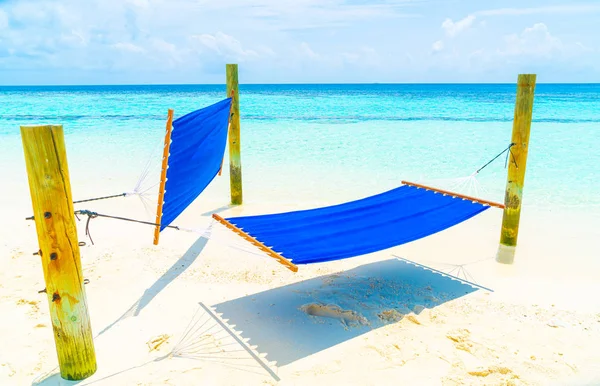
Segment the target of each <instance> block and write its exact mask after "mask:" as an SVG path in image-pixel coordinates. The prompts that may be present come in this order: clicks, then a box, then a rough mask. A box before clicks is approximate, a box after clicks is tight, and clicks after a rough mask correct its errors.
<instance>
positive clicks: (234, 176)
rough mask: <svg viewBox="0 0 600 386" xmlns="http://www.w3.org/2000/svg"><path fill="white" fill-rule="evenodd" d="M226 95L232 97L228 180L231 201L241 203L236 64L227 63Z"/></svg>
mask: <svg viewBox="0 0 600 386" xmlns="http://www.w3.org/2000/svg"><path fill="white" fill-rule="evenodd" d="M226 70H227V71H226V73H227V96H228V97H232V98H233V101H232V108H231V117H230V121H229V181H230V186H231V203H232V204H233V205H241V204H242V159H241V152H240V99H239V96H240V94H239V84H238V65H237V64H227V65H226Z"/></svg>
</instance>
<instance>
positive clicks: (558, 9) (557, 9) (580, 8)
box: [475, 4, 600, 16]
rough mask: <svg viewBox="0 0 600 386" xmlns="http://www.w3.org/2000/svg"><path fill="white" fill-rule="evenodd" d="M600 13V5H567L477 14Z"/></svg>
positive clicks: (497, 10)
mask: <svg viewBox="0 0 600 386" xmlns="http://www.w3.org/2000/svg"><path fill="white" fill-rule="evenodd" d="M587 12H600V4H565V5H548V6H542V7H531V8H498V9H488V10H484V11H478V12H475V14H476V15H481V16H505V15H509V16H510V15H513V16H519V15H533V14H543V13H587Z"/></svg>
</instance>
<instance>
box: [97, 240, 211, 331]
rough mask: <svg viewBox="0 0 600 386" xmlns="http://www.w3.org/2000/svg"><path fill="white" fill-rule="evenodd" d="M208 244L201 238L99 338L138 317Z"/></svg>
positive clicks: (105, 329)
mask: <svg viewBox="0 0 600 386" xmlns="http://www.w3.org/2000/svg"><path fill="white" fill-rule="evenodd" d="M207 243H208V238H206V237H204V236H201V237H199V238H198V240H196V241H195V242H194V244H192V246H190V248H189V249H188V250H187V251H186V252H185V253H184V254H183V256H181V257H180V258H179V260H177V261H176V262H175V264H173V265H172V266H171V268H169V270H168V271H167V272H165V273H164V274H163V275H162V276H161V277H160V278H159V279H158V280H157V281H155V282H154V284H152V286H150V287H149V288H147V289H146V290H145V291H144V293H143V295H142V296H141V297H140V298H139V299H138V300H137V301H136V302H135V303H133V304H132V305H131V307H129V309H128V310H127V311H125V313H124V314H123V315H121V316H120V317H119V318H118V319H117V320H115V321H114V322H112V323H111V324H110V325H108V326H106V327H105V328H104V329H103V330H102V331H100V332H99V333H98V335H97V336H100V335H102V334H104V333H105V332H106V331H108V330H109V329H110V328H112V327H113V326H115V325H116V324H117V323H119V322H120V321H121V320H123V319H125V318H127V317H130V316H138V315H139V314H140V312H141V311H142V310H143V309H144V307H146V306H147V305H148V304H150V302H151V301H152V300H153V299H154V298H155V297H156V295H158V294H159V293H160V292H161V291H162V290H163V289H165V288H166V287H167V286H168V285H169V284H170V283H171V282H173V280H175V279H176V278H177V277H178V276H179V275H181V274H182V273H183V272H185V270H186V269H188V268H189V267H190V266H191V265H192V264H193V263H194V261H196V259H197V258H198V256H200V253H202V251H203V250H204V248H205V247H206V244H207Z"/></svg>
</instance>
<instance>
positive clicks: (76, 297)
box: [21, 125, 96, 380]
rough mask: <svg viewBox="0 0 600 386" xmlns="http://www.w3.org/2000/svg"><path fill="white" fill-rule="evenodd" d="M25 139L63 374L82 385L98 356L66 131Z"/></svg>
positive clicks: (24, 134)
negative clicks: (82, 256)
mask: <svg viewBox="0 0 600 386" xmlns="http://www.w3.org/2000/svg"><path fill="white" fill-rule="evenodd" d="M21 139H22V142H23V150H24V153H25V163H26V166H27V176H28V180H29V190H30V193H31V201H32V204H33V215H34V219H35V227H36V231H37V236H38V242H39V250H40V252H39V254H40V255H41V259H42V268H43V271H44V280H45V282H46V293H47V295H48V303H49V306H50V307H49V308H50V318H51V321H52V327H53V330H54V341H55V343H56V352H57V355H58V363H59V366H60V375H61V377H62V378H64V379H67V380H82V379H85V378H88V377H89V376H91V375H92V374H94V373H95V372H96V353H95V348H94V341H93V337H92V328H91V324H90V317H89V313H88V309H87V300H86V295H85V288H84V283H83V273H82V269H81V259H80V255H79V243H78V240H77V228H76V225H75V215H74V209H73V201H72V196H71V183H70V180H69V169H68V166H67V153H66V149H65V142H64V134H63V128H62V126H60V125H51V126H21Z"/></svg>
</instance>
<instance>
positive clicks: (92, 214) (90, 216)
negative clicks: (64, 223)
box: [75, 209, 98, 245]
mask: <svg viewBox="0 0 600 386" xmlns="http://www.w3.org/2000/svg"><path fill="white" fill-rule="evenodd" d="M75 214H82V215H87V216H88V219H87V222H86V223H85V235H86V236H87V237H88V238H89V239H90V242H91V243H92V245H94V240H93V239H92V235H91V234H90V221H91V220H92V219H93V218H96V217H98V213H96V212H92V211H90V210H85V209H84V210H78V211H76V212H75Z"/></svg>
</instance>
